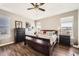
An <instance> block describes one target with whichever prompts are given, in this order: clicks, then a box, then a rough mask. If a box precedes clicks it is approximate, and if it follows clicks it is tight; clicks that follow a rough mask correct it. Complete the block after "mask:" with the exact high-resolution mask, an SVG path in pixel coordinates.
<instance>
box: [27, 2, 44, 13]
mask: <svg viewBox="0 0 79 59" xmlns="http://www.w3.org/2000/svg"><path fill="white" fill-rule="evenodd" d="M30 4H31V5H32V6H33V7H32V8H28V9H27V10H32V9H38V10H41V11H45V9H43V8H40V6H43V5H44V4H45V3H30Z"/></svg>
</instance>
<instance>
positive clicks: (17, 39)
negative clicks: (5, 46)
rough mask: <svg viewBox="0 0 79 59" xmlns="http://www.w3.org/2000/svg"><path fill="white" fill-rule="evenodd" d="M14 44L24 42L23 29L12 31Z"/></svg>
mask: <svg viewBox="0 0 79 59" xmlns="http://www.w3.org/2000/svg"><path fill="white" fill-rule="evenodd" d="M14 37H15V42H16V43H17V42H22V41H24V40H25V28H15V29H14Z"/></svg>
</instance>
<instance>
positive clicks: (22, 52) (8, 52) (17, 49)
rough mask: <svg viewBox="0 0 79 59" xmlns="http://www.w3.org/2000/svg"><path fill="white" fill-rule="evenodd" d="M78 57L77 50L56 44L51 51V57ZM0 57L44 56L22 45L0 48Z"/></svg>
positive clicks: (78, 51)
mask: <svg viewBox="0 0 79 59" xmlns="http://www.w3.org/2000/svg"><path fill="white" fill-rule="evenodd" d="M73 55H77V56H78V55H79V49H76V48H73V47H68V46H63V45H59V44H57V45H56V46H55V47H54V50H53V51H52V56H73ZM0 56H44V55H43V54H41V53H39V52H37V51H35V50H33V49H32V48H30V47H29V46H27V45H26V46H25V45H24V43H23V42H22V43H17V44H11V45H7V46H3V47H0Z"/></svg>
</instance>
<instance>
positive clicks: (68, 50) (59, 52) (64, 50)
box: [52, 44, 79, 56]
mask: <svg viewBox="0 0 79 59" xmlns="http://www.w3.org/2000/svg"><path fill="white" fill-rule="evenodd" d="M52 55H53V56H79V49H77V48H74V47H70V46H64V45H59V44H57V45H56V46H55V48H54V51H53V52H52Z"/></svg>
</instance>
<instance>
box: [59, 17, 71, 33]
mask: <svg viewBox="0 0 79 59" xmlns="http://www.w3.org/2000/svg"><path fill="white" fill-rule="evenodd" d="M60 22H61V35H73V17H72V16H71V17H65V18H61V21H60Z"/></svg>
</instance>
